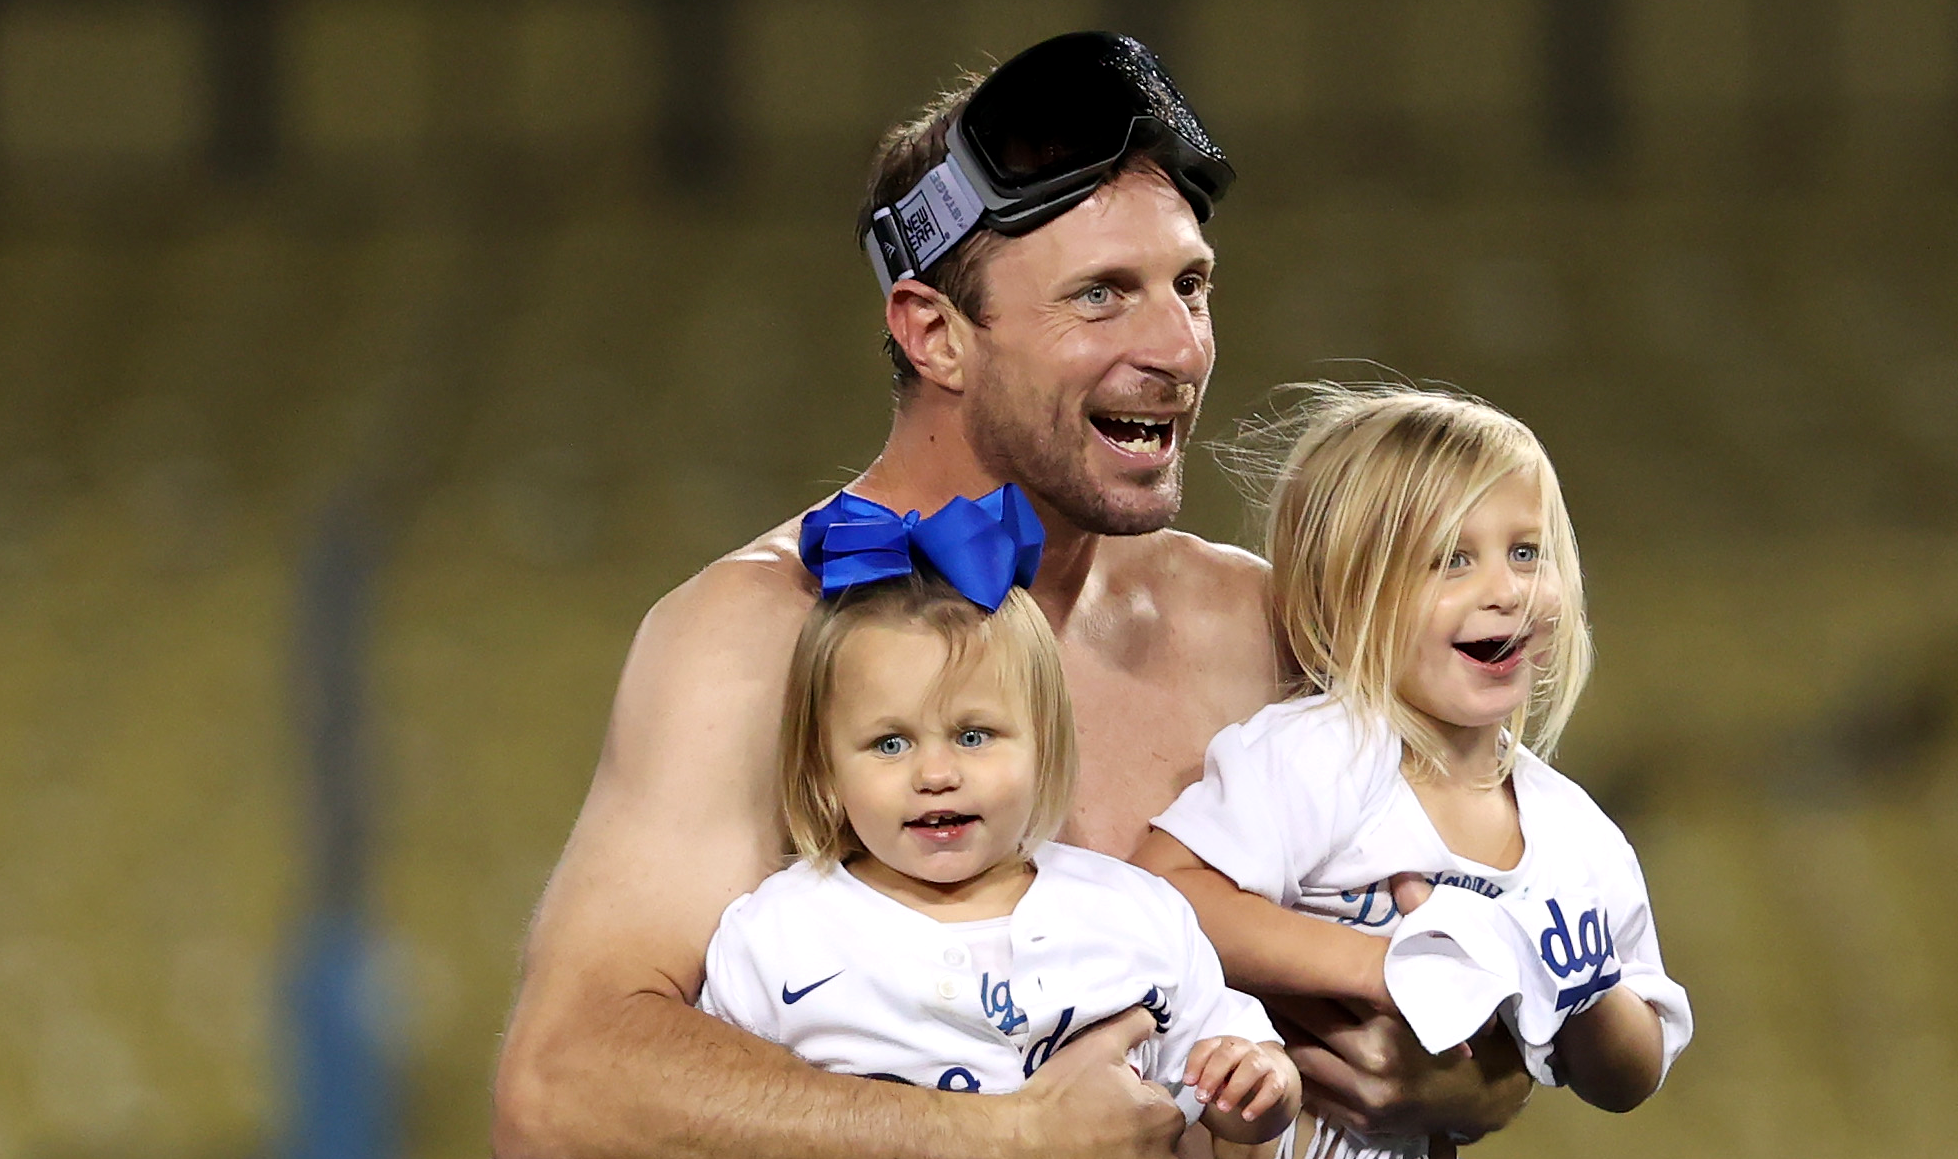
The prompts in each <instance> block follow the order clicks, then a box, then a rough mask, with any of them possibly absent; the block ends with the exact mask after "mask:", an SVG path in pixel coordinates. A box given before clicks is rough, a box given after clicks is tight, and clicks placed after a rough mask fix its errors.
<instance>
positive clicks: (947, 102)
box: [854, 72, 1003, 403]
mask: <svg viewBox="0 0 1958 1159" xmlns="http://www.w3.org/2000/svg"><path fill="white" fill-rule="evenodd" d="M985 79H986V78H985V77H984V76H983V75H981V74H979V73H974V72H968V73H965V74H964V75H962V76H961V77H960V78H959V80H958V83H957V84H956V85H954V86H953V87H952V88H950V89H948V90H946V91H945V92H942V93H940V94H939V95H938V96H937V97H936V98H934V99H933V100H932V101H931V102H930V103H929V104H927V105H925V107H924V108H922V109H920V110H919V111H918V115H917V116H916V117H915V118H913V119H911V120H909V121H906V122H904V123H902V124H899V125H895V126H893V127H892V128H891V130H890V131H889V132H887V133H885V134H884V138H883V140H881V141H879V142H878V143H877V152H876V155H875V156H874V157H872V158H871V162H870V181H869V183H868V185H867V187H866V188H865V190H864V198H863V202H862V203H861V204H860V205H859V206H858V207H857V231H856V233H855V235H854V239H855V240H856V241H859V242H861V241H862V240H863V235H864V233H865V232H866V231H868V230H869V229H870V216H871V214H873V213H875V212H877V207H878V206H880V205H892V204H895V203H896V201H897V199H898V198H900V197H903V196H904V195H905V194H907V193H909V192H911V188H912V187H913V186H915V185H916V184H918V182H920V181H922V180H924V177H925V174H927V173H929V172H931V170H932V169H933V168H934V167H935V166H937V165H938V164H939V163H940V162H942V161H944V160H945V157H946V155H947V151H948V150H947V147H946V144H945V134H946V133H947V132H948V131H949V130H950V129H951V127H952V118H953V117H956V116H958V114H959V112H960V110H962V109H964V108H965V106H966V102H967V101H970V100H971V99H972V93H973V90H974V89H977V88H978V87H979V85H980V82H982V81H984V80H985ZM1002 237H1003V235H1002V234H999V233H997V232H995V231H993V230H990V229H987V228H986V227H985V226H979V227H977V228H975V229H974V230H973V231H972V232H971V233H968V234H966V235H965V236H964V237H963V238H960V239H959V241H958V242H957V243H955V244H954V245H953V246H952V248H951V249H949V250H946V251H945V253H944V255H943V256H942V257H940V258H939V259H938V260H937V261H935V262H933V263H932V264H931V267H930V268H929V269H925V270H921V271H919V272H918V273H916V274H914V275H912V276H913V277H914V278H915V279H916V280H917V281H920V282H923V283H924V284H925V285H927V286H930V287H931V288H932V289H934V290H937V291H938V292H939V293H941V294H944V295H945V297H946V299H947V300H949V301H950V302H951V303H952V305H953V306H954V307H956V308H957V309H958V311H959V313H961V314H964V315H965V316H966V317H967V318H970V319H972V320H973V321H974V322H979V323H984V321H985V315H986V280H985V266H986V259H987V258H988V257H990V256H992V253H993V251H994V250H996V249H997V248H999V243H1000V240H1001V238H1002ZM884 353H885V354H887V355H889V356H890V359H891V381H892V390H893V392H894V393H895V394H896V396H897V400H898V401H899V402H900V403H902V402H903V401H904V400H905V399H906V398H909V397H910V396H911V394H912V392H913V391H914V390H915V389H916V388H917V385H918V368H917V367H915V366H912V365H911V360H910V359H909V358H906V357H905V356H904V350H903V348H902V347H900V346H899V345H898V344H897V340H896V339H895V338H893V337H891V335H890V332H889V331H885V333H884Z"/></svg>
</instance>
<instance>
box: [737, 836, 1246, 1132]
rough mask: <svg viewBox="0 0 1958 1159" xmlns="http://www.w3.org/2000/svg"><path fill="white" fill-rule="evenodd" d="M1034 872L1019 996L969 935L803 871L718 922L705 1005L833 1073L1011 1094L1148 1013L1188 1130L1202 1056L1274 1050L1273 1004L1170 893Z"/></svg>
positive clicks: (1150, 1052) (1120, 866)
mask: <svg viewBox="0 0 1958 1159" xmlns="http://www.w3.org/2000/svg"><path fill="white" fill-rule="evenodd" d="M1033 862H1034V864H1035V866H1036V867H1038V870H1039V872H1038V873H1037V874H1035V876H1034V879H1033V882H1032V883H1031V884H1030V885H1029V886H1028V888H1027V892H1026V895H1025V896H1024V897H1022V898H1021V899H1020V902H1019V904H1018V905H1017V906H1016V907H1015V908H1014V910H1013V914H1012V918H1011V921H1010V923H1009V928H1010V935H1011V946H1012V951H1011V965H1010V970H1011V975H1012V976H1011V979H1010V997H1009V996H1008V993H1007V991H1006V990H1003V989H1001V987H1000V982H1001V979H998V978H995V977H992V976H990V973H989V972H988V973H987V974H985V975H982V974H980V973H979V972H977V971H975V969H974V963H973V961H972V952H971V948H970V947H969V946H968V944H967V942H966V941H965V940H964V939H963V938H962V937H961V936H960V933H959V925H957V924H946V923H941V922H938V921H936V920H934V919H932V918H931V917H929V916H927V915H925V914H923V913H920V912H918V911H917V910H914V909H911V908H910V907H908V906H906V905H904V904H902V903H900V902H897V901H895V900H893V899H891V898H889V897H886V896H884V895H883V894H881V893H878V892H877V891H876V890H874V889H872V888H871V887H869V886H867V885H865V884H864V883H863V882H861V881H858V880H857V879H856V878H855V877H853V876H851V874H850V873H849V871H848V870H845V869H843V868H840V867H839V868H837V869H834V870H832V871H830V872H828V873H823V872H820V871H818V870H817V869H815V868H814V867H813V866H811V865H809V864H808V863H807V862H798V863H797V864H795V865H794V866H791V867H790V868H788V869H786V870H783V871H782V872H780V873H777V874H775V875H773V876H772V877H769V878H768V879H767V880H766V881H763V882H762V883H761V885H760V886H759V887H757V888H756V890H755V891H754V892H753V893H751V894H746V895H744V896H742V897H739V898H737V899H735V901H734V903H733V904H731V905H729V906H728V907H727V911H726V912H725V913H723V914H722V915H721V924H720V928H719V929H718V930H716V931H715V933H714V939H713V941H712V942H710V943H709V944H708V947H707V980H706V983H705V985H704V986H703V987H702V989H701V995H700V1008H701V1009H702V1010H704V1011H706V1012H708V1013H710V1014H713V1015H716V1016H718V1017H720V1018H722V1019H725V1020H726V1021H729V1022H732V1023H734V1024H735V1025H737V1026H740V1027H742V1028H743V1029H745V1030H747V1031H749V1032H750V1033H753V1034H756V1035H759V1036H760V1037H762V1038H766V1039H769V1040H771V1041H774V1042H779V1043H781V1044H782V1045H784V1046H786V1047H788V1048H789V1049H790V1050H792V1051H794V1052H795V1053H796V1054H797V1055H799V1056H801V1057H802V1058H804V1059H806V1060H807V1061H809V1062H811V1063H814V1064H815V1065H817V1066H819V1067H822V1068H823V1069H825V1070H830V1071H837V1072H841V1073H845V1074H858V1075H865V1076H869V1077H874V1078H881V1079H891V1080H895V1081H899V1082H906V1083H912V1084H915V1085H919V1086H928V1087H938V1088H940V1089H942V1090H958V1091H980V1092H985V1093H990V1094H1003V1093H1005V1092H1008V1091H1012V1090H1016V1089H1018V1088H1019V1087H1020V1086H1021V1084H1023V1083H1025V1082H1026V1081H1027V1079H1029V1078H1031V1077H1032V1076H1033V1073H1034V1071H1035V1070H1037V1069H1039V1067H1040V1066H1041V1064H1043V1063H1045V1062H1046V1061H1047V1059H1048V1058H1049V1057H1050V1056H1051V1055H1052V1054H1053V1052H1054V1051H1055V1050H1057V1049H1059V1048H1060V1047H1062V1046H1064V1045H1066V1043H1067V1042H1068V1041H1069V1040H1070V1039H1072V1038H1073V1037H1074V1036H1075V1035H1077V1034H1079V1033H1081V1032H1082V1031H1083V1030H1084V1029H1087V1028H1088V1027H1091V1026H1093V1025H1094V1024H1095V1023H1096V1022H1098V1021H1100V1020H1101V1019H1104V1018H1107V1017H1109V1016H1110V1015H1113V1014H1119V1013H1121V1012H1122V1011H1124V1010H1127V1009H1128V1008H1129V1007H1131V1006H1136V1005H1142V1006H1145V1007H1147V1008H1148V1009H1149V1011H1150V1012H1151V1013H1152V1014H1154V1015H1155V1017H1156V1024H1157V1029H1158V1033H1157V1034H1155V1035H1153V1036H1151V1038H1150V1039H1149V1040H1148V1041H1147V1042H1145V1043H1144V1044H1143V1049H1142V1050H1141V1051H1140V1052H1139V1055H1131V1061H1133V1062H1135V1063H1136V1065H1137V1068H1138V1069H1139V1070H1141V1071H1142V1074H1143V1077H1144V1078H1147V1079H1149V1080H1150V1081H1152V1082H1158V1083H1161V1084H1163V1085H1164V1086H1166V1087H1168V1088H1169V1089H1170V1092H1171V1093H1172V1094H1175V1095H1177V1096H1178V1098H1177V1101H1178V1103H1179V1104H1180V1105H1181V1106H1182V1107H1183V1109H1184V1114H1185V1116H1186V1117H1189V1118H1194V1117H1195V1116H1196V1113H1197V1111H1198V1110H1199V1109H1200V1108H1199V1107H1198V1106H1197V1103H1196V1101H1195V1097H1194V1095H1195V1092H1194V1090H1192V1091H1190V1092H1188V1093H1184V1092H1183V1087H1182V1080H1183V1065H1184V1063H1185V1061H1186V1060H1187V1059H1188V1057H1189V1053H1190V1048H1191V1047H1193V1046H1195V1045H1196V1043H1197V1042H1198V1041H1199V1040H1201V1039H1205V1038H1211V1037H1215V1036H1218V1035H1226V1034H1228V1035H1236V1036H1238V1037H1241V1038H1247V1039H1250V1040H1251V1041H1253V1042H1275V1041H1277V1040H1278V1034H1277V1032H1276V1031H1274V1030H1273V1029H1272V1026H1271V1021H1270V1019H1268V1018H1267V1017H1266V1016H1265V1012H1264V1007H1262V1006H1260V1005H1259V1004H1258V1002H1257V1000H1256V999H1253V998H1251V997H1249V996H1247V995H1244V994H1240V993H1238V992H1237V991H1235V990H1231V989H1228V988H1227V987H1225V985H1224V973H1223V969H1222V967H1220V966H1219V965H1218V963H1217V953H1216V951H1215V950H1213V949H1212V948H1211V946H1210V942H1209V941H1208V940H1207V939H1206V938H1205V937H1204V936H1203V932H1202V930H1201V929H1199V928H1198V926H1197V919H1196V914H1195V913H1194V912H1192V911H1191V909H1190V906H1189V903H1188V902H1186V901H1184V900H1183V896H1182V895H1181V894H1179V893H1177V892H1176V890H1175V888H1174V887H1172V886H1170V885H1169V884H1168V883H1167V882H1165V881H1163V880H1162V879H1161V878H1158V877H1156V876H1155V875H1153V874H1151V873H1148V872H1146V871H1144V870H1140V869H1137V868H1135V867H1134V866H1132V865H1129V864H1127V863H1125V862H1121V861H1117V860H1115V859H1114V858H1112V857H1106V856H1103V855H1102V854H1099V853H1093V852H1090V851H1088V850H1085V849H1077V848H1075V847H1073V846H1068V845H1059V844H1054V843H1051V842H1050V843H1047V844H1044V845H1041V846H1039V847H1038V848H1036V849H1035V850H1034V852H1033ZM1016 1040H1017V1041H1016Z"/></svg>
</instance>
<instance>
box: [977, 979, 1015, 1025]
mask: <svg viewBox="0 0 1958 1159" xmlns="http://www.w3.org/2000/svg"><path fill="white" fill-rule="evenodd" d="M979 1005H980V1006H981V1008H983V1009H984V1010H985V1012H986V1021H988V1022H991V1023H992V1024H993V1025H994V1026H997V1027H998V1028H999V1032H1000V1033H1001V1034H1006V1035H1010V1034H1012V1033H1013V1032H1014V1031H1016V1030H1018V1029H1020V1028H1021V1027H1022V1026H1025V1025H1026V1024H1027V1016H1026V1015H1025V1014H1022V1013H1021V1012H1020V1008H1019V1007H1017V1006H1015V1005H1013V982H1012V980H1011V979H1010V978H1001V979H1000V980H999V981H997V982H995V981H993V976H992V975H991V974H990V973H986V974H981V975H979ZM995 1020H997V1021H995Z"/></svg>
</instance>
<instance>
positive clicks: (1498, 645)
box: [1455, 632, 1530, 672]
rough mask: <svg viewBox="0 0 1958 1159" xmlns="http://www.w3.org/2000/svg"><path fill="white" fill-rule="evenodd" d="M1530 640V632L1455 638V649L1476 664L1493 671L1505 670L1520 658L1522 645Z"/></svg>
mask: <svg viewBox="0 0 1958 1159" xmlns="http://www.w3.org/2000/svg"><path fill="white" fill-rule="evenodd" d="M1529 642H1530V634H1529V633H1527V632H1526V633H1524V634H1522V635H1520V636H1491V637H1489V638H1487V639H1483V640H1457V641H1455V651H1457V652H1460V653H1461V654H1462V655H1464V656H1466V657H1468V658H1469V659H1470V660H1472V661H1474V662H1475V663H1476V664H1477V665H1479V666H1481V667H1483V668H1486V669H1492V670H1495V671H1501V672H1506V671H1508V670H1509V669H1510V668H1512V667H1514V666H1515V664H1516V662H1517V661H1518V660H1520V659H1521V658H1522V655H1523V646H1524V645H1525V644H1528V643H1529Z"/></svg>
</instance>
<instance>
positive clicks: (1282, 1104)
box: [1183, 1035, 1301, 1156]
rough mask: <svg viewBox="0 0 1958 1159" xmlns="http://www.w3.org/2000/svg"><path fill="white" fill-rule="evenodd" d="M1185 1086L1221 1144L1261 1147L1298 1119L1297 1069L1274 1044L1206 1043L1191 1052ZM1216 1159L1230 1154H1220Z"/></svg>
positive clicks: (1223, 1040) (1238, 1040)
mask: <svg viewBox="0 0 1958 1159" xmlns="http://www.w3.org/2000/svg"><path fill="white" fill-rule="evenodd" d="M1183 1082H1184V1084H1185V1085H1187V1086H1192V1087H1195V1088H1196V1092H1197V1102H1199V1103H1202V1104H1203V1115H1202V1121H1203V1125H1204V1127H1205V1128H1206V1129H1208V1130H1209V1132H1210V1133H1211V1135H1212V1136H1214V1137H1215V1138H1217V1139H1219V1140H1223V1141H1228V1142H1231V1143H1241V1144H1258V1143H1265V1142H1268V1141H1270V1140H1273V1139H1276V1138H1278V1136H1280V1135H1282V1134H1284V1133H1285V1128H1286V1127H1287V1126H1289V1125H1290V1124H1291V1122H1292V1120H1294V1119H1296V1118H1298V1117H1299V1099H1300V1097H1301V1096H1300V1083H1299V1072H1298V1068H1297V1067H1295V1066H1293V1065H1292V1060H1291V1059H1289V1058H1287V1057H1285V1048H1284V1047H1283V1046H1282V1045H1280V1044H1279V1043H1276V1042H1252V1041H1250V1040H1249V1039H1244V1038H1235V1037H1231V1036H1228V1035H1226V1036H1220V1037H1217V1038H1206V1039H1204V1040H1203V1041H1201V1042H1199V1043H1197V1044H1196V1046H1195V1047H1194V1048H1192V1049H1191V1051H1190V1060H1189V1062H1187V1063H1185V1064H1184V1073H1183ZM1258 1153H1259V1152H1257V1151H1255V1150H1254V1151H1251V1152H1249V1154H1253V1155H1255V1154H1258ZM1218 1154H1219V1156H1224V1155H1227V1154H1230V1152H1227V1151H1224V1150H1222V1149H1220V1150H1219V1151H1218ZM1236 1154H1238V1155H1243V1154H1246V1152H1243V1151H1239V1152H1237V1153H1236Z"/></svg>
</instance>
